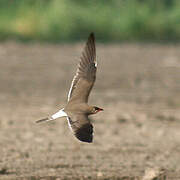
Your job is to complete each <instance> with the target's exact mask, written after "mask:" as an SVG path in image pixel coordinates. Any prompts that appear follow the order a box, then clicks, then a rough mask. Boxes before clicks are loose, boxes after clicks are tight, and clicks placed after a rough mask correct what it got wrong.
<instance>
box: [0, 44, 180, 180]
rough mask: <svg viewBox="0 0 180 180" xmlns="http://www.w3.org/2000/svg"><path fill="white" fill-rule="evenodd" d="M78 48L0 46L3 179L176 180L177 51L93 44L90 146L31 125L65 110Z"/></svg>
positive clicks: (52, 127) (179, 140)
mask: <svg viewBox="0 0 180 180" xmlns="http://www.w3.org/2000/svg"><path fill="white" fill-rule="evenodd" d="M82 47H83V45H82V44H73V45H44V44H43V45H42V44H27V45H24V44H18V43H13V42H5V43H1V44H0V67H1V70H0V102H1V103H0V179H2V180H6V179H8V180H12V179H20V180H26V179H29V180H39V179H41V180H45V179H48V180H55V179H56V180H60V179H62V180H63V179H72V180H76V179H77V180H79V179H98V180H105V179H106V180H107V179H112V180H113V179H114V180H115V179H116V180H122V179H123V180H125V179H131V180H134V179H138V180H139V179H143V180H145V179H146V180H147V179H149V180H150V179H151V180H153V179H154V180H155V179H163V180H165V179H168V180H169V179H170V180H175V179H176V180H178V179H180V46H179V45H176V46H175V45H157V44H120V45H102V44H98V45H97V52H98V63H99V64H98V65H99V66H98V68H99V69H98V73H97V81H96V84H95V87H94V89H93V91H92V93H91V96H90V103H91V104H93V105H97V106H99V107H103V108H104V109H105V111H104V112H101V113H99V114H97V115H96V116H93V117H92V118H93V124H94V131H95V134H94V142H93V143H92V144H86V143H81V142H79V141H77V140H76V139H75V138H74V137H73V136H72V134H71V132H70V130H69V129H68V126H67V122H66V120H65V119H59V120H57V121H54V122H49V123H43V124H36V123H35V120H38V119H40V118H43V117H45V116H47V115H48V114H51V113H54V112H55V111H57V110H58V109H59V108H60V107H63V105H64V104H65V103H66V96H67V93H68V91H67V90H68V89H69V87H70V83H71V80H72V77H73V75H74V73H75V69H76V65H77V62H78V58H79V55H80V53H81V50H82ZM145 174H146V175H145ZM155 174H156V175H155ZM160 174H161V175H160Z"/></svg>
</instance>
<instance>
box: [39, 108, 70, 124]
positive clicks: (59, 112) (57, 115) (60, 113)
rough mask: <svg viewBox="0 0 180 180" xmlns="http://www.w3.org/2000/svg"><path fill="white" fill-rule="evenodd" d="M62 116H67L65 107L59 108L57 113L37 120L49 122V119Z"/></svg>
mask: <svg viewBox="0 0 180 180" xmlns="http://www.w3.org/2000/svg"><path fill="white" fill-rule="evenodd" d="M60 117H67V114H66V113H65V112H64V108H63V109H61V110H59V111H58V112H57V113H55V114H53V115H52V116H51V117H47V118H43V119H40V120H37V121H36V123H40V122H47V121H52V120H55V119H57V118H60Z"/></svg>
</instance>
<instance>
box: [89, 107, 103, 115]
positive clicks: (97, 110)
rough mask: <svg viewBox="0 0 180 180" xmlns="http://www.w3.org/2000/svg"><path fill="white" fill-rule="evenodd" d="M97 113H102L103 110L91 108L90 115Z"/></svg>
mask: <svg viewBox="0 0 180 180" xmlns="http://www.w3.org/2000/svg"><path fill="white" fill-rule="evenodd" d="M99 111H103V109H102V108H99V107H96V106H92V109H91V114H96V113H98V112H99Z"/></svg>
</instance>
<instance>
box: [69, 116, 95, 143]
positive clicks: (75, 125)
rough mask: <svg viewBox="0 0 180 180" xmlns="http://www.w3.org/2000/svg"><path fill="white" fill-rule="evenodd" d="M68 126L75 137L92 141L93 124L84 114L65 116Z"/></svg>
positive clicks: (84, 140)
mask: <svg viewBox="0 0 180 180" xmlns="http://www.w3.org/2000/svg"><path fill="white" fill-rule="evenodd" d="M67 120H68V124H69V127H70V129H71V131H72V132H73V134H74V135H75V136H76V138H77V139H79V140H80V141H83V142H88V143H91V142H92V141H93V126H92V124H91V123H90V120H89V119H88V116H87V115H85V114H79V115H73V116H71V117H67Z"/></svg>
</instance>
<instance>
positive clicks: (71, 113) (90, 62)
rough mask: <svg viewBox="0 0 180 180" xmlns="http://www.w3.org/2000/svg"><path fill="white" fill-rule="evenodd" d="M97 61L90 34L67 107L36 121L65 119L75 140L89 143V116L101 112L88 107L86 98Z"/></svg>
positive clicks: (90, 127) (95, 107)
mask: <svg viewBox="0 0 180 180" xmlns="http://www.w3.org/2000/svg"><path fill="white" fill-rule="evenodd" d="M96 70H97V60H96V47H95V37H94V34H93V33H91V34H90V35H89V38H88V41H87V43H86V45H85V48H84V50H83V52H82V55H81V57H80V62H79V64H78V68H77V71H76V74H75V76H74V78H73V80H72V84H71V88H70V90H69V94H68V102H67V105H66V106H65V107H64V108H62V109H60V110H59V111H58V112H56V113H55V114H53V115H51V116H50V117H47V118H44V119H41V120H38V121H36V122H37V123H39V122H45V121H51V120H55V119H57V118H60V117H66V118H67V120H68V125H69V127H70V129H71V131H72V132H73V134H74V135H75V137H76V138H77V139H79V140H80V141H83V142H88V143H91V142H92V141H93V126H92V124H91V122H90V120H89V118H88V116H89V115H92V114H96V113H98V112H100V111H103V109H102V108H99V107H97V106H90V105H88V97H89V94H90V92H91V89H92V87H93V85H94V82H95V79H96Z"/></svg>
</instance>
